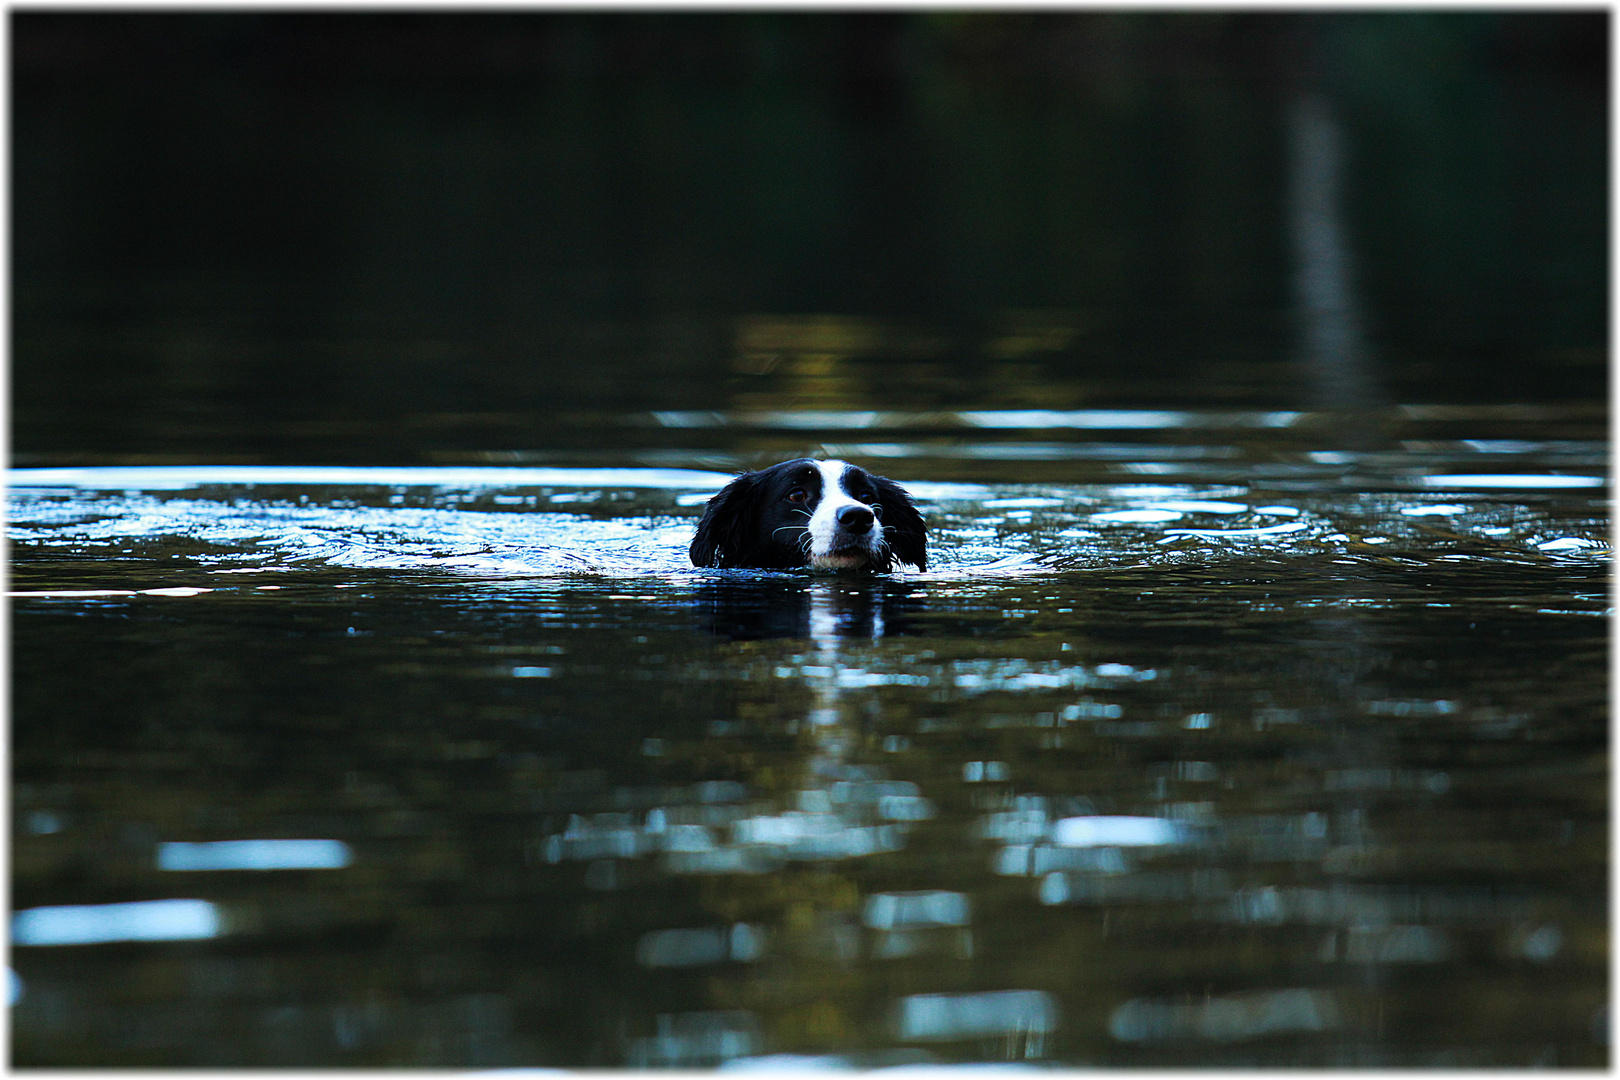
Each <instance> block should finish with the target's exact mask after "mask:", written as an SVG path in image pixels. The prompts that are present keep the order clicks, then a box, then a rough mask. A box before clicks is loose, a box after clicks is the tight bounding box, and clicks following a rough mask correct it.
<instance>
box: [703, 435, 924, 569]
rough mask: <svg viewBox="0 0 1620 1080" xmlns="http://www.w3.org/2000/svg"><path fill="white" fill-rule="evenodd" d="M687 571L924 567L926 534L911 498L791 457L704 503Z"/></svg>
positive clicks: (838, 464) (854, 474) (860, 473)
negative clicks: (696, 567)
mask: <svg viewBox="0 0 1620 1080" xmlns="http://www.w3.org/2000/svg"><path fill="white" fill-rule="evenodd" d="M691 555H692V565H693V566H703V567H716V568H745V567H746V568H757V569H771V570H789V569H798V568H809V569H813V570H870V571H874V572H876V573H880V574H886V573H889V572H890V571H892V570H894V569H896V568H897V567H906V568H910V569H916V570H926V569H927V568H928V536H927V529H926V527H925V526H924V525H923V519H922V515H921V514H919V513H918V512H917V508H916V507H915V506H913V505H912V504H911V496H909V495H907V494H906V492H905V489H903V488H902V487H900V485H899V484H896V483H895V482H894V481H893V480H889V479H886V478H885V477H882V476H874V475H873V474H872V473H869V472H867V471H866V470H865V469H862V468H859V467H857V466H855V465H851V464H850V463H849V462H847V461H817V460H815V459H813V458H798V459H796V460H794V461H784V462H782V463H780V464H778V465H772V466H771V467H770V468H767V469H758V470H756V471H754V472H747V473H743V474H742V475H741V476H739V477H737V479H735V480H733V481H732V482H731V483H729V484H727V485H726V486H725V487H724V488H723V489H721V491H720V493H719V494H717V495H716V496H715V497H714V498H712V499H710V500H709V503H708V506H707V507H706V508H705V509H704V511H703V518H702V520H700V521H699V522H698V528H697V535H696V536H695V537H693V538H692V547H691Z"/></svg>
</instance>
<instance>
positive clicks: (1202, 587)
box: [10, 414, 1608, 1067]
mask: <svg viewBox="0 0 1620 1080" xmlns="http://www.w3.org/2000/svg"><path fill="white" fill-rule="evenodd" d="M1016 419H1017V418H1016V417H1013V416H1006V415H1004V416H1002V417H1000V420H1001V421H1002V422H1007V423H1011V422H1013V421H1014V420H1016ZM1024 419H1025V420H1026V421H1028V420H1029V418H1028V417H1025V418H1024ZM1071 419H1073V418H1071ZM1240 419H1241V418H1240ZM1307 419H1308V418H1307ZM1090 420H1091V422H1093V423H1100V422H1102V418H1099V417H1095V416H1094V417H1091V418H1090ZM1115 420H1116V422H1119V423H1126V422H1131V421H1132V417H1131V416H1130V415H1126V416H1123V417H1116V418H1115ZM1135 420H1136V422H1141V418H1140V417H1136V418H1135ZM1229 421H1230V418H1228V419H1227V421H1222V420H1221V418H1219V417H1214V416H1209V415H1198V414H1194V415H1190V416H1189V415H1183V416H1180V417H1171V418H1170V419H1169V420H1166V421H1165V422H1166V423H1170V422H1174V423H1176V424H1177V425H1178V426H1176V427H1172V428H1167V429H1164V430H1165V431H1168V432H1170V433H1172V434H1175V435H1178V436H1180V437H1182V438H1184V439H1186V440H1187V442H1185V443H1184V442H1175V441H1170V440H1169V439H1166V438H1163V437H1157V438H1154V439H1149V440H1143V441H1141V442H1139V443H1138V444H1136V449H1137V452H1136V453H1134V454H1127V453H1125V452H1123V451H1118V452H1107V453H1104V452H1103V451H1106V450H1107V449H1108V446H1109V444H1108V443H1106V442H1104V441H1102V437H1101V436H1100V435H1099V434H1098V433H1096V432H1095V431H1093V432H1091V433H1090V435H1089V437H1088V438H1086V439H1085V440H1083V441H1081V440H1076V441H1069V442H1065V441H1063V440H1064V439H1065V438H1066V437H1067V438H1072V435H1073V433H1072V432H1070V433H1068V435H1067V436H1066V435H1065V434H1064V433H1063V432H1062V431H1053V430H1046V431H1044V432H1042V433H1041V434H1043V435H1044V436H1045V437H1047V438H1050V439H1052V442H1051V446H1053V447H1067V448H1068V449H1069V450H1070V451H1071V455H1070V456H1071V460H1070V464H1071V467H1072V469H1073V470H1074V472H1075V473H1076V474H1079V475H1082V476H1084V477H1085V479H1082V480H1079V481H1077V482H1071V483H1054V482H1050V481H1043V480H1036V479H1032V480H1030V481H1028V482H1023V483H1011V482H1005V481H1002V482H994V483H976V482H960V481H954V482H950V481H948V482H937V481H927V480H916V481H913V482H912V483H911V486H912V488H913V490H914V491H915V492H916V493H917V494H918V495H919V497H920V502H921V503H922V505H923V507H924V509H925V513H926V515H927V517H928V519H929V522H930V525H931V527H932V529H933V531H934V543H935V548H934V557H933V559H932V560H931V562H932V563H933V565H934V566H935V567H936V569H935V570H933V571H932V572H930V573H928V574H922V575H910V576H896V577H891V578H884V579H874V578H860V577H837V576H820V577H817V576H808V575H797V574H767V573H759V574H754V573H743V572H699V571H695V570H693V569H691V568H690V567H689V566H686V565H684V561H685V560H684V546H685V543H686V541H687V540H688V539H689V537H690V531H691V526H692V524H693V522H694V520H695V516H696V514H697V513H698V512H699V509H700V504H701V502H702V501H703V499H704V498H706V496H707V494H708V493H710V492H712V491H713V490H714V489H715V487H716V486H717V485H718V484H720V483H722V482H723V481H724V474H719V473H711V472H703V471H694V470H679V469H665V470H655V469H646V468H642V469H636V468H624V469H617V470H614V469H600V470H595V471H583V470H577V471H576V470H568V469H554V470H533V471H527V472H526V471H524V470H513V471H501V470H484V471H480V470H465V471H460V472H457V473H445V472H436V471H435V470H432V469H413V470H392V471H367V470H354V471H350V472H347V473H341V474H340V473H331V472H328V473H298V472H296V471H291V470H280V471H277V470H263V471H259V472H252V471H247V472H239V473H236V474H232V473H231V472H229V471H228V470H227V471H223V472H213V473H206V472H200V471H198V470H186V469H178V470H163V469H141V470H131V471H127V472H119V471H118V470H84V471H80V472H72V471H52V470H40V471H27V470H24V471H19V472H14V474H13V484H14V487H13V490H12V493H11V497H10V499H11V501H10V517H11V522H12V530H13V538H14V539H13V547H12V579H11V582H12V584H11V587H12V590H13V600H12V603H13V620H14V622H13V647H14V650H15V652H14V667H13V671H14V680H15V707H14V713H13V739H14V748H13V769H14V776H15V800H16V809H15V815H14V821H15V829H16V832H15V838H14V846H13V858H14V867H15V878H14V884H13V889H14V893H13V895H14V903H15V906H16V908H17V909H18V910H19V911H21V912H22V915H21V916H19V918H20V919H21V920H27V919H30V918H33V919H40V918H48V916H40V915H38V914H32V915H31V914H30V911H31V910H34V909H39V908H45V907H48V906H51V905H63V904H80V905H83V904H120V903H129V902H133V901H159V900H193V901H206V904H207V905H209V906H207V907H198V908H197V909H196V910H190V909H182V910H179V911H178V913H173V912H171V913H170V916H169V917H170V918H171V919H172V920H174V921H173V923H172V924H170V925H169V927H168V929H167V930H165V929H163V928H162V927H159V929H157V930H154V931H151V932H153V933H156V934H159V935H160V936H161V935H163V934H165V933H168V934H179V935H181V936H184V935H185V934H187V933H191V934H200V935H204V936H203V937H201V938H199V939H197V940H166V941H147V942H125V943H108V944H101V945H91V944H76V945H74V944H58V945H54V946H50V945H47V944H44V943H40V944H35V945H33V946H30V944H29V942H30V940H31V939H30V937H29V936H28V935H30V934H34V933H38V934H44V935H46V936H48V935H49V934H50V933H52V932H55V933H58V934H64V935H66V939H71V938H72V935H73V934H74V933H79V934H81V935H82V934H85V933H93V932H94V931H93V930H91V931H86V930H85V929H84V927H83V926H82V925H81V926H78V927H77V929H75V928H74V926H72V925H69V926H68V928H67V929H66V930H62V929H61V928H60V927H59V926H58V927H57V928H56V929H55V930H54V931H53V930H52V926H53V925H54V924H50V923H42V924H40V925H41V926H43V927H44V929H38V928H35V929H30V928H29V926H28V925H26V924H25V923H24V922H21V921H20V922H17V923H14V926H13V934H14V940H16V941H17V942H18V947H17V948H16V949H15V951H14V953H13V963H14V965H15V968H16V971H17V974H18V976H19V977H20V980H21V991H20V992H21V997H20V999H19V1000H18V1001H17V1003H16V1005H15V1007H14V1011H13V1032H14V1054H15V1055H16V1059H17V1061H18V1062H19V1063H30V1064H51V1063H62V1064H66V1063H74V1064H106V1065H112V1064H121V1065H135V1064H189V1065H212V1066H247V1065H303V1066H310V1065H372V1066H384V1065H439V1066H455V1067H477V1066H492V1067H493V1066H515V1065H562V1066H614V1067H624V1066H649V1065H674V1066H686V1067H709V1066H714V1065H718V1064H727V1063H729V1064H734V1065H735V1064H748V1063H751V1062H755V1061H757V1060H758V1059H760V1058H763V1057H768V1056H772V1055H794V1056H796V1057H795V1061H794V1063H795V1064H799V1065H807V1066H808V1065H822V1066H834V1067H847V1066H862V1067H874V1066H882V1065H893V1064H904V1063H911V1062H951V1061H1023V1062H1038V1063H1057V1064H1065V1065H1082V1064H1092V1065H1193V1064H1197V1065H1240V1064H1289V1065H1356V1066H1386V1065H1388V1066H1393V1065H1447V1066H1476V1065H1477V1066H1499V1065H1529V1064H1547V1065H1554V1064H1555V1065H1596V1064H1599V1063H1601V1062H1602V1061H1603V1060H1604V1059H1605V1057H1606V1054H1607V1046H1606V1034H1605V1033H1606V1025H1607V1019H1606V1013H1605V1011H1604V1010H1605V1000H1606V985H1607V983H1606V980H1607V970H1608V969H1607V956H1608V951H1607V929H1606V907H1607V890H1606V878H1607V845H1608V832H1607V783H1608V765H1607V737H1608V736H1607V706H1606V691H1607V653H1606V648H1607V621H1606V615H1607V612H1608V598H1607V590H1608V584H1607V574H1608V562H1607V560H1608V543H1607V529H1608V503H1607V499H1606V488H1604V487H1603V485H1604V484H1605V482H1606V481H1605V480H1604V479H1603V468H1604V465H1603V462H1604V453H1603V449H1602V444H1601V443H1600V442H1595V441H1593V440H1594V438H1597V437H1599V436H1600V435H1601V432H1600V431H1598V430H1593V428H1592V426H1591V422H1590V421H1589V420H1586V419H1583V418H1581V417H1580V416H1579V415H1562V416H1555V415H1551V414H1546V415H1543V416H1541V417H1540V418H1539V419H1538V420H1536V421H1534V422H1533V423H1532V424H1530V425H1529V426H1530V427H1540V428H1556V429H1558V434H1560V435H1561V436H1570V435H1575V436H1583V437H1577V438H1563V437H1561V438H1555V439H1543V440H1534V439H1527V438H1523V437H1522V436H1524V435H1526V434H1528V432H1527V431H1526V430H1523V428H1524V426H1525V425H1524V422H1523V421H1521V422H1520V428H1521V429H1520V430H1519V431H1518V432H1517V435H1519V436H1521V437H1519V438H1515V439H1510V440H1504V439H1485V440H1459V439H1456V438H1450V439H1438V438H1430V439H1426V440H1425V439H1421V438H1413V439H1408V440H1406V441H1405V442H1404V443H1403V444H1399V445H1394V446H1389V447H1386V448H1384V449H1382V450H1380V451H1378V452H1371V451H1369V452H1366V453H1364V454H1360V455H1357V454H1351V453H1349V452H1327V453H1324V452H1316V453H1315V454H1314V456H1313V454H1311V453H1309V452H1304V453H1296V452H1293V451H1291V450H1289V449H1288V448H1287V444H1286V440H1283V439H1282V436H1280V435H1279V434H1277V431H1278V430H1287V429H1262V428H1254V427H1248V428H1240V429H1236V430H1239V431H1243V432H1247V433H1248V434H1247V436H1246V437H1247V438H1250V439H1251V440H1253V443H1251V447H1250V449H1249V450H1247V451H1245V452H1244V453H1242V454H1232V455H1226V456H1221V455H1211V454H1208V453H1203V454H1186V453H1181V452H1179V451H1181V450H1185V449H1186V448H1187V446H1188V445H1193V446H1195V447H1204V448H1205V449H1206V450H1207V449H1208V448H1207V446H1205V443H1204V441H1203V440H1208V439H1211V438H1220V439H1230V438H1231V437H1232V436H1233V434H1234V429H1233V428H1232V427H1231V426H1224V427H1223V426H1222V425H1223V423H1227V424H1228V425H1229ZM1042 422H1045V423H1050V422H1052V418H1050V417H1048V418H1045V420H1043V421H1042ZM1277 422H1280V421H1277ZM1293 422H1295V423H1299V422H1302V421H1299V420H1297V419H1296V420H1295V421H1293ZM1389 422H1390V423H1405V424H1407V425H1409V427H1410V428H1411V430H1409V431H1408V432H1407V433H1408V434H1411V435H1422V434H1425V433H1427V434H1429V435H1437V434H1449V435H1452V436H1455V435H1456V434H1458V432H1456V431H1454V430H1448V431H1444V432H1442V431H1440V430H1439V428H1438V427H1437V422H1435V421H1417V420H1413V419H1410V418H1407V419H1405V420H1400V419H1399V418H1391V419H1390V421H1389ZM1458 422H1459V421H1457V420H1455V419H1453V420H1451V421H1449V423H1451V424H1452V425H1456V424H1457V423H1458ZM1471 422H1472V423H1473V424H1475V425H1476V426H1478V427H1479V428H1481V429H1493V430H1492V432H1491V433H1493V434H1500V433H1501V432H1500V431H1499V430H1494V429H1496V428H1499V427H1500V425H1501V424H1502V423H1504V421H1503V420H1501V419H1500V418H1497V419H1494V420H1492V419H1491V418H1489V417H1482V416H1478V415H1476V416H1474V417H1473V419H1472V421H1471ZM1199 423H1202V424H1207V425H1209V426H1206V427H1202V428H1200V427H1194V426H1190V425H1196V424H1199ZM1425 425H1427V426H1428V427H1429V430H1428V431H1427V432H1424V431H1423V430H1420V429H1421V428H1423V427H1424V426H1425ZM1256 431H1259V432H1261V433H1262V435H1261V436H1256V435H1255V434H1254V433H1255V432H1256ZM1268 431H1269V432H1270V434H1269V435H1265V433H1266V432H1268ZM1161 435H1162V433H1161ZM1193 436H1196V437H1197V438H1198V440H1199V441H1197V442H1196V443H1194V442H1193V439H1192V437H1193ZM887 437H889V438H898V435H897V434H896V432H895V431H892V430H891V431H889V432H887ZM1296 437H1297V436H1296ZM1280 440H1281V441H1282V443H1283V445H1278V443H1279V441H1280ZM1268 442H1269V444H1270V445H1267V446H1266V447H1265V448H1264V449H1263V450H1262V449H1256V447H1255V445H1254V444H1256V443H1260V444H1264V443H1268ZM963 445H965V446H971V445H972V444H968V443H964V444H963ZM1171 451H1178V452H1171ZM918 452H919V453H921V452H922V451H921V450H918ZM1053 456H1055V451H1049V452H1047V453H1044V454H1036V455H1033V457H1034V461H1033V463H1032V464H1031V465H1030V466H1029V467H1030V469H1031V471H1032V472H1033V473H1036V474H1038V473H1039V472H1040V470H1041V469H1042V467H1043V464H1042V463H1043V462H1044V461H1047V460H1048V459H1050V458H1051V457H1053ZM1088 459H1089V460H1088ZM922 460H924V461H925V462H926V459H922ZM1266 460H1269V461H1270V463H1271V464H1270V467H1269V470H1268V469H1266V468H1262V467H1261V466H1262V464H1263V461H1266ZM894 464H895V466H896V468H894V469H893V470H892V471H894V472H895V473H896V474H898V475H900V476H901V477H902V478H905V479H908V480H909V479H910V478H911V477H912V476H914V475H916V472H914V471H913V470H914V469H918V467H917V466H916V465H915V464H914V462H913V461H911V460H906V459H900V460H897V461H895V462H894ZM923 467H924V468H925V467H926V465H924V466H923ZM1020 467H1022V466H1021V465H1019V464H1017V463H1013V464H1006V463H1004V464H1003V465H1002V468H1003V469H1004V470H1005V471H1006V472H1008V473H1012V474H1016V471H1017V470H1018V469H1019V468H1020ZM918 471H920V470H918ZM1258 474H1265V475H1267V476H1268V477H1269V479H1264V480H1262V479H1254V478H1253V477H1254V476H1256V475H1258ZM923 475H926V473H923ZM1238 475H1249V476H1250V477H1251V478H1250V479H1248V480H1247V481H1237V479H1236V477H1237V476H1238ZM233 479H234V480H236V481H238V482H235V483H233V482H232V480H233ZM244 840H247V841H261V842H262V841H272V840H303V841H320V842H322V843H318V844H313V845H310V844H306V845H304V847H302V848H299V847H296V846H295V847H292V848H286V847H282V848H278V847H276V846H275V845H267V844H263V843H261V844H259V845H257V846H252V845H250V846H249V847H248V848H247V849H246V850H237V849H230V848H226V849H215V848H190V847H182V846H177V845H188V844H206V843H215V842H221V841H244ZM233 851H234V857H235V858H238V859H245V860H247V861H248V862H249V864H251V865H258V866H260V867H261V868H259V869H242V868H237V869H217V870H206V869H192V870H187V869H184V867H187V866H192V865H195V864H196V860H198V859H204V860H205V865H206V859H207V858H209V857H213V858H215V859H218V858H221V857H225V855H228V854H231V853H232V852H233ZM221 852H223V853H225V854H221ZM278 860H279V863H278ZM300 860H304V861H303V862H300ZM311 862H312V863H313V866H311V865H310V863H311ZM288 864H291V865H290V866H289V865H288ZM239 865H240V864H239ZM276 865H281V866H282V867H283V868H281V869H275V868H273V867H274V866H276ZM166 866H167V867H168V868H167V869H166V868H165V867H166ZM266 866H268V867H271V868H262V867H266ZM299 866H302V867H303V868H298V867H299ZM109 910H111V911H112V912H113V914H114V915H115V916H119V917H120V918H121V919H122V921H118V920H115V921H114V929H115V932H119V933H126V934H128V933H137V932H138V931H134V930H130V929H129V927H130V926H133V925H136V923H135V922H131V921H130V920H132V919H136V918H137V917H136V916H132V915H131V914H130V911H129V909H109ZM138 910H140V909H137V911H138ZM145 910H146V911H147V912H148V914H147V915H146V917H147V918H148V919H157V918H158V916H157V915H154V914H151V912H153V911H158V912H161V911H162V910H163V909H145ZM104 917H105V916H104ZM188 919H189V920H191V921H190V922H188V921H187V920H188ZM137 921H138V919H137ZM812 1059H813V1060H812Z"/></svg>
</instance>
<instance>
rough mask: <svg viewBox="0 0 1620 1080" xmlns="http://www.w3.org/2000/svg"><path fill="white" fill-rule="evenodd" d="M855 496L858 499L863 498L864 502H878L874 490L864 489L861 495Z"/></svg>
mask: <svg viewBox="0 0 1620 1080" xmlns="http://www.w3.org/2000/svg"><path fill="white" fill-rule="evenodd" d="M855 497H856V498H857V499H859V500H861V502H863V503H875V502H877V496H876V495H874V494H872V492H870V491H863V492H861V493H860V494H859V495H857V496H855Z"/></svg>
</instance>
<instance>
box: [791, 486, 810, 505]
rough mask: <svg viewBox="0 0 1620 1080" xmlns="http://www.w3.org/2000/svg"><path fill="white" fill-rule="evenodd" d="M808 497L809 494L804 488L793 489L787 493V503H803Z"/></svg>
mask: <svg viewBox="0 0 1620 1080" xmlns="http://www.w3.org/2000/svg"><path fill="white" fill-rule="evenodd" d="M809 497H810V495H809V493H808V492H806V491H805V490H804V488H794V489H793V490H792V491H790V492H788V493H787V501H788V502H804V500H806V499H808V498H809Z"/></svg>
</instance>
